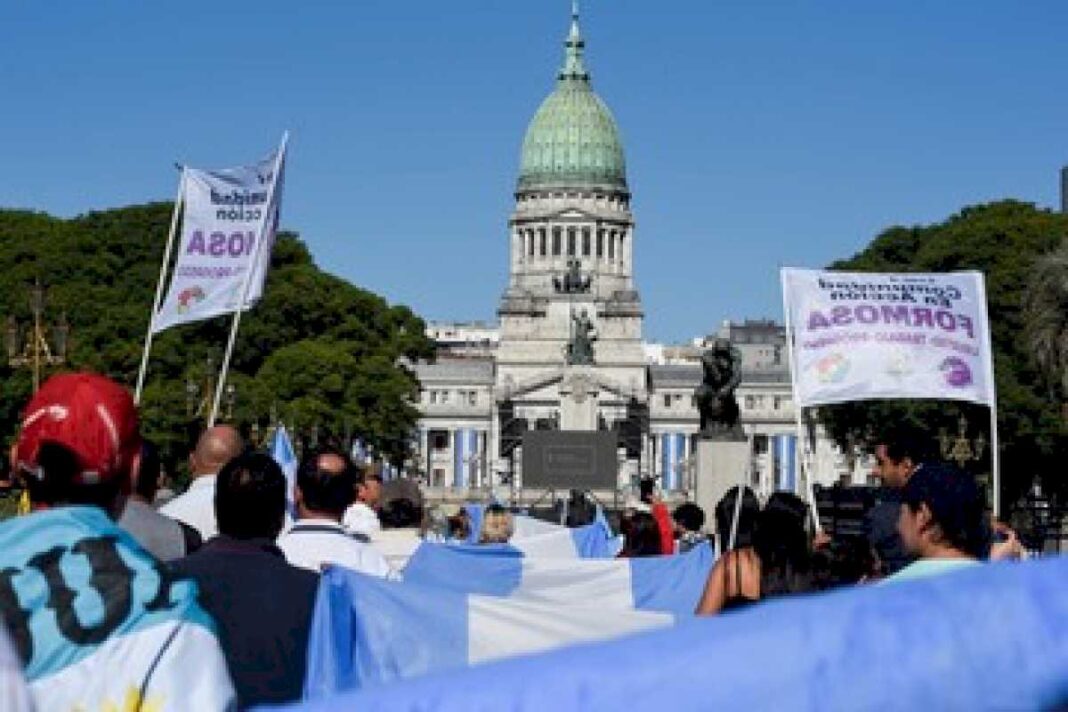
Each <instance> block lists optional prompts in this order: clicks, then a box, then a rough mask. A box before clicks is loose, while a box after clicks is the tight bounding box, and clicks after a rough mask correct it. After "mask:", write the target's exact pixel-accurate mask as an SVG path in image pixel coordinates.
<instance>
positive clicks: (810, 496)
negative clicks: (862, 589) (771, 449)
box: [779, 268, 823, 532]
mask: <svg viewBox="0 0 1068 712" xmlns="http://www.w3.org/2000/svg"><path fill="white" fill-rule="evenodd" d="M779 280H780V284H781V289H782V310H783V317H784V318H783V325H784V327H785V328H786V360H787V361H788V362H789V364H790V391H791V393H792V394H793V400H794V416H795V421H796V425H797V440H798V444H799V445H800V446H801V447H800V449H799V450H797V459H798V464H799V465H800V466H801V476H802V477H804V478H805V498H806V499H807V500H808V505H809V508H810V509H811V511H812V520H813V523H814V524H815V526H816V531H817V532H822V531H823V525H822V524H820V511H819V508H818V507H817V506H816V490H815V488H814V487H813V486H812V471H811V469H810V468H809V463H808V458H807V457H805V450H806V443H807V441H808V438H806V437H805V433H804V424H803V423H802V422H801V417H802V412H803V411H804V408H803V407H802V406H801V403H800V401H798V399H797V377H796V374H795V373H794V370H795V368H796V366H797V362H796V361H794V324H793V319H792V318H791V314H790V304H789V302H788V300H787V297H786V294H787V289H786V271H785V270H784V269H782V268H780V269H779Z"/></svg>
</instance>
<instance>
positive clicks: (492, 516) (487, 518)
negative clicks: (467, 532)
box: [478, 504, 515, 544]
mask: <svg viewBox="0 0 1068 712" xmlns="http://www.w3.org/2000/svg"><path fill="white" fill-rule="evenodd" d="M514 526H515V525H514V523H513V520H512V513H511V512H509V511H508V510H507V509H505V508H504V507H502V506H501V505H499V504H491V505H490V506H488V507H486V511H485V512H483V513H482V531H480V532H479V535H478V543H479V544H506V543H507V542H508V540H509V539H511V538H512V532H513V528H514Z"/></svg>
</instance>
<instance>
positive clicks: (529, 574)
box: [404, 543, 714, 618]
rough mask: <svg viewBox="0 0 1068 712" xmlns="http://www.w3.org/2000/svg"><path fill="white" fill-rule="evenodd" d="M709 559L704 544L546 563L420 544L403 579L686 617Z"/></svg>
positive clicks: (513, 552) (485, 549) (508, 550)
mask: <svg viewBox="0 0 1068 712" xmlns="http://www.w3.org/2000/svg"><path fill="white" fill-rule="evenodd" d="M713 558H714V557H713V555H712V549H711V547H709V546H708V545H707V544H702V545H701V546H698V547H696V548H694V549H693V550H692V551H689V552H687V553H685V554H681V555H679V556H651V557H646V558H638V559H575V558H572V559H547V558H538V557H527V556H523V555H522V553H521V552H520V551H518V550H517V549H514V548H512V547H507V546H501V547H495V546H481V547H458V546H450V545H443V544H433V543H424V544H422V545H420V546H419V548H418V549H416V550H415V553H414V554H413V555H412V557H411V559H409V560H408V564H407V566H405V568H404V580H405V582H408V583H417V584H422V585H425V586H434V587H438V588H444V589H449V590H452V591H458V592H461V593H477V594H482V595H489V596H508V597H511V598H515V599H528V600H532V601H542V602H544V603H553V604H556V605H558V606H564V607H568V606H575V605H577V606H588V605H597V606H603V607H606V608H616V609H620V610H628V609H641V610H649V611H661V612H664V613H671V614H673V615H675V616H676V617H679V618H685V617H688V616H690V615H692V614H693V612H694V609H695V608H697V603H698V601H699V599H700V598H701V592H702V591H703V590H704V587H705V583H706V581H707V580H708V574H709V571H711V569H712V561H713Z"/></svg>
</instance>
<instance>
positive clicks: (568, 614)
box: [304, 567, 674, 698]
mask: <svg viewBox="0 0 1068 712" xmlns="http://www.w3.org/2000/svg"><path fill="white" fill-rule="evenodd" d="M672 623H674V616H672V615H670V614H666V613H659V612H654V611H639V610H627V609H621V608H618V607H609V606H604V605H598V604H596V603H590V604H588V605H578V604H575V605H569V606H561V605H559V604H557V603H546V602H543V601H535V600H531V599H522V598H509V597H501V596H485V595H478V594H468V593H464V592H460V591H455V590H452V589H448V588H441V587H438V586H428V585H423V584H418V583H412V582H408V581H403V582H396V581H386V580H383V579H380V578H376V577H373V576H366V575H364V574H360V573H356V572H354V571H348V570H346V569H342V568H336V567H332V568H329V569H327V570H326V571H325V572H324V573H323V575H322V579H321V581H320V583H319V594H318V598H317V600H316V605H315V613H314V615H313V618H312V627H311V636H310V640H309V642H308V669H307V673H306V675H305V685H304V687H305V697H306V698H315V697H323V696H327V695H331V694H335V693H337V692H341V691H344V690H350V689H356V688H363V687H370V686H375V685H380V684H382V683H386V682H392V681H396V680H400V679H405V678H411V677H417V676H419V675H425V674H427V673H433V672H441V671H446V670H455V669H458V668H464V667H467V666H468V665H473V664H476V663H480V662H486V661H489V660H498V659H501V658H506V657H512V656H516V655H523V654H527V653H533V652H539V651H544V650H550V649H552V648H559V647H562V646H566V645H570V644H574V643H580V642H587V641H593V640H605V639H608V638H617V637H620V636H623V635H627V634H629V633H635V632H639V631H645V630H650V629H653V628H662V627H665V626H669V625H671V624H672Z"/></svg>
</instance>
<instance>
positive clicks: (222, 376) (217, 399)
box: [208, 131, 289, 428]
mask: <svg viewBox="0 0 1068 712" xmlns="http://www.w3.org/2000/svg"><path fill="white" fill-rule="evenodd" d="M288 141H289V132H288V131H286V132H285V133H284V134H282V144H281V146H279V148H278V156H277V157H276V158H275V160H274V184H273V185H272V186H271V197H270V200H268V201H267V206H268V209H269V210H270V208H271V206H272V205H273V204H274V199H275V196H276V195H277V194H278V183H279V181H280V180H281V178H282V176H281V174H280V173H279V169H280V168H281V166H282V160H283V158H284V157H285V153H286V144H287V143H288ZM273 212H274V216H273V218H274V219H275V220H278V218H279V216H280V215H281V206H280V205H279V206H278V207H277V208H276V210H275V211H273ZM271 219H272V215H271V214H268V215H265V216H264V217H263V224H262V225H260V234H259V235H257V236H256V243H257V244H256V258H255V259H254V260H253V261H252V263H251V264H250V265H249V269H248V271H247V272H246V273H245V281H244V283H243V285H242V287H241V300H240V301H239V302H238V303H237V309H236V310H235V311H234V320H233V323H232V324H231V326H230V338H229V339H227V342H226V353H225V355H224V356H223V361H222V365H221V366H220V367H219V377H218V378H217V379H216V380H215V393H214V397H213V399H212V404H211V415H209V416H208V427H209V428H211V427H213V426H214V425H215V420H216V418H218V416H219V404H220V403H221V402H222V394H223V389H224V386H225V385H226V377H227V375H228V372H229V370H230V358H231V356H233V354H234V342H235V341H236V340H237V329H238V327H239V326H240V325H241V313H242V312H244V310H245V301H246V300H247V299H248V292H249V287H251V286H252V273H253V272H255V271H256V265H258V264H259V262H260V256H261V253H262V251H263V243H264V239H263V236H264V234H265V233H266V232H267V221H268V220H271ZM276 227H277V226H276ZM266 273H267V268H266V267H265V268H264V277H265V278H266Z"/></svg>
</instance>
